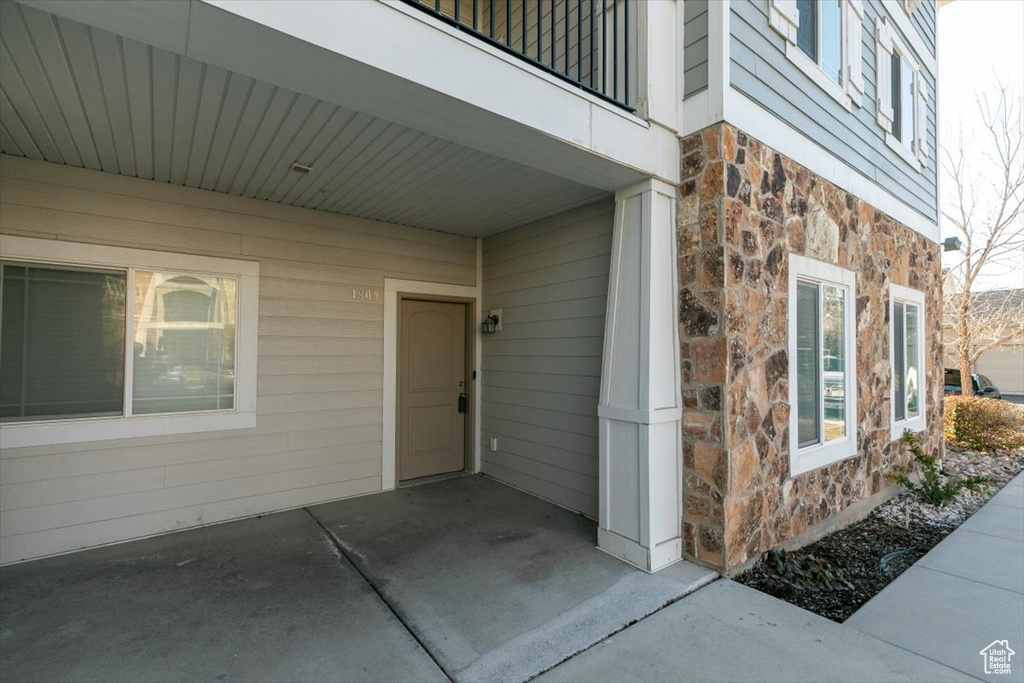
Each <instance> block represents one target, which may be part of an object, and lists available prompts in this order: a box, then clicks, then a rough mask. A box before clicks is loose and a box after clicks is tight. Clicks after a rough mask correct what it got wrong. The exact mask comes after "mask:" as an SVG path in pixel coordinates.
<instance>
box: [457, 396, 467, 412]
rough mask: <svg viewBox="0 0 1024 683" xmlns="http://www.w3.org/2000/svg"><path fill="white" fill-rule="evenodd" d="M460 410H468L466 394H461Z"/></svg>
mask: <svg viewBox="0 0 1024 683" xmlns="http://www.w3.org/2000/svg"><path fill="white" fill-rule="evenodd" d="M459 412H460V413H464V412H466V394H464V393H462V394H459Z"/></svg>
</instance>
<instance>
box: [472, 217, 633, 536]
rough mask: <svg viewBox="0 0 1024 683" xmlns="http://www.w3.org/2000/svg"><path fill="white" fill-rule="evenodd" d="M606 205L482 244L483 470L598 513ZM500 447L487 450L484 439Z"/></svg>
mask: <svg viewBox="0 0 1024 683" xmlns="http://www.w3.org/2000/svg"><path fill="white" fill-rule="evenodd" d="M612 211H613V204H612V203H611V202H602V203H598V204H594V205H591V206H587V207H584V208H581V209H577V210H574V211H570V212H567V213H564V214H561V215H559V216H555V217H553V218H550V219H546V220H544V221H540V222H537V223H534V224H531V225H528V226H524V227H521V228H517V229H515V230H510V231H508V232H504V233H501V234H500V235H496V236H494V237H491V238H488V239H486V240H484V253H483V261H484V262H483V270H484V282H483V309H484V310H485V311H488V310H491V309H495V308H501V309H502V320H501V323H502V327H503V329H502V330H501V331H500V332H497V333H496V334H493V335H487V336H485V337H484V343H483V375H482V390H483V394H482V399H483V406H482V429H481V460H482V469H483V471H484V472H485V473H487V474H490V475H491V476H494V477H495V478H497V479H500V480H503V481H506V482H508V483H510V484H512V485H514V486H517V487H519V488H522V489H524V490H526V491H529V492H531V493H534V494H535V495H538V496H541V497H543V498H546V499H548V500H551V501H554V502H556V503H559V504H560V505H564V506H566V507H568V508H571V509H573V510H578V511H580V512H583V513H584V514H587V515H590V516H595V517H596V515H597V502H598V434H597V403H598V392H599V389H600V383H601V353H602V347H603V340H604V316H605V300H606V297H607V290H608V266H609V258H610V256H609V254H610V252H611V237H612ZM492 436H493V437H497V438H498V450H497V452H493V451H491V450H490V437H492Z"/></svg>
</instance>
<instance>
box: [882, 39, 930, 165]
mask: <svg viewBox="0 0 1024 683" xmlns="http://www.w3.org/2000/svg"><path fill="white" fill-rule="evenodd" d="M875 64H876V73H877V83H876V86H877V93H878V102H877V107H878V111H877V119H878V125H879V126H881V127H882V129H883V130H884V135H885V141H886V143H887V144H888V145H889V147H890V148H892V149H893V151H895V152H896V153H897V154H899V155H900V157H902V158H903V160H904V161H906V162H907V163H908V164H910V165H911V166H912V167H914V168H915V169H917V170H921V168H922V167H923V165H924V161H925V160H926V159H927V158H928V143H927V138H926V134H927V123H928V94H927V93H928V89H927V84H926V83H925V79H924V74H923V73H922V71H921V68H920V65H919V64H918V62H917V60H916V59H915V58H914V55H913V53H912V52H911V50H910V48H908V47H907V44H906V43H905V42H903V40H902V39H901V38H900V37H899V36H898V35H897V33H896V31H894V30H893V28H892V26H890V25H889V22H888V21H887V20H886V19H881V20H879V21H878V22H877V23H876V28H875Z"/></svg>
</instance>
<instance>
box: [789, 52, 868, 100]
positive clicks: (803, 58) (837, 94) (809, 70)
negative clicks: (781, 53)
mask: <svg viewBox="0 0 1024 683" xmlns="http://www.w3.org/2000/svg"><path fill="white" fill-rule="evenodd" d="M786 57H787V58H788V59H789V61H791V62H792V63H793V64H794V66H796V67H797V68H798V69H800V71H802V72H803V73H804V75H805V76H807V77H808V78H810V79H811V80H812V81H814V83H815V85H817V86H818V87H819V88H821V89H822V90H824V91H825V93H826V94H828V95H829V96H830V97H831V98H832V99H834V100H835V101H836V102H838V103H839V105H840V106H841V107H842V108H843V109H845V110H846V111H853V105H852V99H851V98H850V95H849V94H848V93H847V92H846V91H845V90H844V89H843V86H841V85H839V84H838V83H836V82H835V81H833V80H832V79H830V78H829V77H828V76H826V75H825V72H824V71H822V70H821V67H820V66H818V65H817V64H815V63H814V62H813V61H812V60H811V59H810V58H809V57H808V56H807V55H805V54H804V53H803V51H801V50H800V48H799V47H797V46H796V45H794V44H793V43H789V42H787V43H786Z"/></svg>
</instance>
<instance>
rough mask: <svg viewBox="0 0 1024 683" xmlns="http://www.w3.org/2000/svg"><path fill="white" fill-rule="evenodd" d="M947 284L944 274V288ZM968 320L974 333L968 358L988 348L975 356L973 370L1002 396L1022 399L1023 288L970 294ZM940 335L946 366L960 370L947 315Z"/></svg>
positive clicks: (953, 329)
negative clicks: (989, 382)
mask: <svg viewBox="0 0 1024 683" xmlns="http://www.w3.org/2000/svg"><path fill="white" fill-rule="evenodd" d="M950 284H951V280H950V279H949V277H948V274H947V280H946V286H947V287H949V286H950ZM957 296H959V295H958V294H955V293H954V294H953V295H952V296H951V298H952V299H953V300H955V299H956V297H957ZM967 320H968V323H967V324H968V327H969V328H970V329H971V330H972V331H973V334H974V337H973V340H974V344H973V345H972V351H971V355H972V356H973V355H974V354H976V353H977V351H978V350H980V349H988V350H986V351H982V352H981V354H980V355H978V358H977V361H976V362H975V363H974V368H973V371H974V372H976V373H978V374H980V375H984V376H986V377H988V378H989V379H990V380H991V381H992V384H994V385H995V386H996V387H997V388H998V389H999V390H1000V392H1001V393H1002V394H1003V395H1004V396H1005V397H1007V398H1014V399H1017V398H1018V397H1019V398H1021V399H1024V289H993V290H987V291H982V292H975V293H973V294H972V295H971V303H970V310H969V313H968V316H967ZM942 333H943V339H944V341H945V344H944V356H945V363H946V367H947V368H959V367H960V360H959V358H958V357H957V348H958V347H957V342H958V335H957V331H956V325H955V322H954V321H953V320H952V319H951V318H950V316H949V315H947V319H946V321H945V325H944V327H943V330H942ZM989 347H991V348H989Z"/></svg>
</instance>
